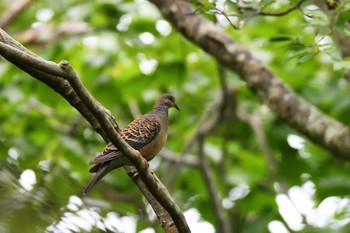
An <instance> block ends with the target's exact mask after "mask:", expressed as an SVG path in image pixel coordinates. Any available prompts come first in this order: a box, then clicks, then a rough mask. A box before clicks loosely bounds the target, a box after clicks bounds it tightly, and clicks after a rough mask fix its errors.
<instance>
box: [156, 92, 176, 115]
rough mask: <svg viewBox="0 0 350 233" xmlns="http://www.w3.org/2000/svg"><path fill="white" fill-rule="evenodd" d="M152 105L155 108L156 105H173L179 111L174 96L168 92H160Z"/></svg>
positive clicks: (169, 106)
mask: <svg viewBox="0 0 350 233" xmlns="http://www.w3.org/2000/svg"><path fill="white" fill-rule="evenodd" d="M154 107H155V108H157V107H167V108H172V107H173V108H176V109H177V110H179V111H180V109H179V107H178V106H177V105H176V102H175V97H174V96H172V95H170V94H161V95H160V96H159V97H158V99H157V101H156V104H155V105H154Z"/></svg>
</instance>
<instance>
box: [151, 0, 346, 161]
mask: <svg viewBox="0 0 350 233" xmlns="http://www.w3.org/2000/svg"><path fill="white" fill-rule="evenodd" d="M151 2H153V3H154V4H155V5H156V6H157V7H158V8H159V9H160V11H161V12H162V14H163V16H164V17H165V18H166V19H168V20H169V21H170V22H171V23H172V24H173V26H174V27H175V28H176V29H177V30H178V31H179V32H181V33H182V34H183V35H184V36H185V37H186V38H188V39H189V40H190V41H192V42H193V43H195V44H196V45H197V46H199V47H201V48H202V49H203V50H205V51H206V52H207V53H209V54H211V55H212V56H213V57H214V58H216V59H217V60H218V61H219V62H220V63H221V64H222V65H224V66H226V67H227V68H229V69H231V70H232V71H234V72H237V73H238V74H239V75H240V77H241V78H242V79H243V80H244V81H245V82H246V83H247V85H248V87H249V88H250V89H251V90H252V91H253V92H254V94H255V95H256V96H257V97H258V98H259V99H260V101H261V102H262V103H264V104H266V105H267V106H269V107H270V109H271V110H272V111H274V112H275V114H276V115H278V116H279V117H280V118H281V119H283V120H284V121H285V122H287V123H288V124H289V125H290V126H292V127H293V128H295V129H297V130H299V132H301V133H302V134H304V135H305V136H306V137H308V138H309V139H310V140H312V141H314V142H315V143H317V144H319V145H321V146H323V147H324V148H326V149H328V150H330V151H332V152H334V155H335V156H337V157H339V158H345V159H347V160H349V159H350V153H349V151H350V132H349V129H348V127H346V126H344V125H343V124H341V123H340V122H338V121H336V120H334V119H332V118H330V117H328V116H326V115H325V114H324V113H322V112H320V111H319V110H318V109H317V108H316V107H314V106H313V105H311V104H310V103H308V102H307V101H306V100H304V99H303V98H302V97H300V96H299V95H298V94H296V93H295V92H294V91H292V90H291V89H290V88H289V87H288V86H287V85H286V84H285V83H283V82H282V81H281V80H280V79H279V78H278V77H277V76H275V75H274V74H273V73H272V72H271V71H270V70H269V69H268V68H267V67H266V66H265V65H264V64H263V63H262V62H261V61H259V60H258V59H256V58H254V57H253V56H252V54H251V53H250V52H249V50H247V49H246V48H245V47H243V46H242V45H240V44H238V43H237V42H236V41H234V40H233V39H232V38H231V37H230V36H228V35H227V34H226V33H225V32H224V31H222V30H221V29H220V28H219V27H216V26H215V25H214V24H213V23H211V22H210V21H208V20H207V19H205V18H204V17H203V16H201V15H198V14H192V13H193V12H195V10H194V9H193V7H192V5H191V4H190V3H188V2H184V1H181V0H151Z"/></svg>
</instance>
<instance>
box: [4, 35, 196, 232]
mask: <svg viewBox="0 0 350 233" xmlns="http://www.w3.org/2000/svg"><path fill="white" fill-rule="evenodd" d="M0 55H1V56H3V57H4V58H6V59H7V60H9V61H10V62H12V63H13V64H15V65H16V66H18V67H19V68H21V69H23V70H24V71H25V72H27V73H28V74H30V75H32V76H33V77H35V78H37V79H38V80H40V81H42V82H44V83H45V84H47V85H48V86H50V87H51V88H53V89H54V90H55V91H56V92H58V93H60V94H61V95H62V96H63V97H64V98H65V99H66V100H67V101H68V102H69V103H71V104H72V105H73V106H74V107H75V108H76V109H78V111H79V112H81V113H82V115H83V116H84V117H85V118H86V119H87V120H88V121H89V122H90V123H91V122H93V123H95V125H93V124H92V126H93V127H94V128H95V127H96V128H95V129H96V130H97V131H98V132H101V134H102V135H104V138H105V140H106V141H111V142H112V143H113V144H114V145H115V146H116V147H117V148H118V149H119V150H120V151H121V152H122V153H123V154H125V155H126V156H128V157H129V159H130V160H131V161H132V162H133V164H134V165H135V167H136V169H135V168H134V167H131V168H130V167H126V169H127V171H128V174H129V176H131V178H132V179H133V181H134V182H135V183H136V184H137V185H138V187H139V189H140V190H141V191H142V193H143V194H144V195H145V196H146V198H147V199H148V200H149V201H150V204H151V205H152V207H153V209H154V211H155V212H156V214H157V216H158V218H159V220H160V222H161V225H162V227H163V229H164V230H165V231H166V232H169V233H176V232H179V233H182V232H183V233H187V232H190V229H189V227H188V225H187V222H186V220H185V218H184V216H183V214H182V212H181V210H180V209H179V207H178V206H177V205H176V203H175V202H174V200H173V199H172V197H171V196H170V194H169V192H168V191H167V189H166V188H165V187H164V185H163V184H162V183H161V182H160V180H159V179H158V177H157V176H156V175H155V174H154V173H153V171H151V169H150V168H149V166H148V163H147V162H146V161H145V160H144V159H143V158H142V156H141V155H140V154H139V152H138V151H136V150H134V149H133V148H132V147H130V146H129V145H128V144H127V143H126V142H125V141H123V140H122V139H121V137H120V135H119V133H118V131H119V127H118V125H117V124H116V122H115V120H114V118H113V117H112V116H111V114H110V113H109V112H108V111H107V110H106V109H105V108H104V107H103V106H102V105H101V104H100V103H99V102H98V101H97V100H95V99H94V97H93V96H92V95H91V94H90V93H89V92H88V91H87V90H86V89H85V87H84V86H83V84H82V83H81V82H80V80H79V78H78V77H77V75H76V73H75V72H74V70H73V69H72V68H71V67H70V65H69V64H68V62H66V61H62V62H61V63H60V64H56V63H53V62H49V61H46V60H44V59H42V58H40V57H39V56H37V55H35V54H33V53H31V52H30V51H29V50H27V49H25V48H24V47H23V46H22V45H20V44H19V43H17V42H16V41H15V40H13V39H12V38H11V37H10V36H8V35H7V34H6V33H5V32H4V31H3V30H1V29H0ZM89 117H90V118H89Z"/></svg>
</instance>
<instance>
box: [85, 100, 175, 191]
mask: <svg viewBox="0 0 350 233" xmlns="http://www.w3.org/2000/svg"><path fill="white" fill-rule="evenodd" d="M171 107H174V108H176V109H178V110H180V109H179V108H178V107H177V105H176V103H175V98H174V97H173V96H172V95H170V94H162V95H160V96H159V97H158V99H157V101H156V103H155V105H154V107H153V110H152V111H151V112H149V113H147V114H145V115H142V116H140V117H138V118H136V119H135V120H134V121H133V122H131V123H130V124H129V125H128V126H127V127H126V128H124V129H123V130H122V131H121V137H122V138H123V139H124V140H125V141H126V142H127V143H128V144H129V145H130V146H131V147H133V148H134V149H135V150H138V151H139V152H140V154H141V155H142V156H143V157H144V158H145V159H146V160H147V161H149V160H151V159H153V157H154V156H155V155H157V154H158V153H159V151H160V150H161V149H162V148H163V147H164V145H165V142H166V140H167V136H168V109H169V108H171ZM90 164H95V166H94V167H92V168H91V169H90V172H92V173H96V174H95V176H94V177H93V178H92V180H91V181H90V183H89V184H88V186H87V187H86V188H85V190H84V193H87V192H89V191H90V190H91V189H92V188H93V187H94V186H95V184H96V183H97V182H98V181H100V180H101V179H102V177H104V176H105V175H106V174H107V173H109V172H110V171H111V170H113V169H116V168H119V167H121V166H123V165H125V164H128V165H131V162H130V161H129V159H128V158H127V156H125V155H123V154H122V153H121V152H120V151H119V150H118V148H116V147H115V146H114V145H113V144H112V143H108V145H107V147H106V148H105V149H104V150H103V151H102V152H101V153H100V154H99V155H98V156H97V157H96V158H95V159H93V160H92V161H91V162H90Z"/></svg>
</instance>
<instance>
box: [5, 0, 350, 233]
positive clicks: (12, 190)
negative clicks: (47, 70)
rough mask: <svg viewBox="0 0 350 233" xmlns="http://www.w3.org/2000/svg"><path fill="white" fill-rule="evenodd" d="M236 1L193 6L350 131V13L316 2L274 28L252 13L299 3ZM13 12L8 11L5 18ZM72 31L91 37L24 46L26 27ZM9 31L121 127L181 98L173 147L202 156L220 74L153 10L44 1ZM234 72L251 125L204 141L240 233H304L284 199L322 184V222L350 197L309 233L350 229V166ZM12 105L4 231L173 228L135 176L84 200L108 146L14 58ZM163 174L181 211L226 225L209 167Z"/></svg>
mask: <svg viewBox="0 0 350 233" xmlns="http://www.w3.org/2000/svg"><path fill="white" fill-rule="evenodd" d="M234 2H235V1H232V2H231V1H228V2H225V3H226V5H225V6H226V8H225V10H226V11H223V10H222V8H221V5H222V3H219V2H218V3H216V4H215V2H214V3H213V2H207V1H204V3H199V2H198V3H196V4H194V5H195V6H196V7H197V9H198V13H199V12H200V13H203V14H204V15H206V17H207V18H208V19H209V20H212V21H214V20H215V21H218V26H221V27H223V28H224V29H225V30H226V31H227V33H228V34H230V35H231V36H232V38H234V39H235V40H237V41H238V42H239V43H241V44H242V45H244V46H246V47H248V48H249V49H250V50H251V52H252V53H253V54H254V56H256V57H259V58H260V59H261V60H263V62H265V63H266V64H267V66H268V67H269V68H270V69H271V70H273V72H274V73H276V74H277V75H278V76H279V77H280V78H281V79H283V81H284V82H285V83H287V84H288V85H289V86H290V87H291V88H292V89H293V90H295V91H296V92H297V93H299V94H300V95H301V96H303V97H304V98H305V99H307V101H309V102H310V103H311V104H313V105H315V106H316V107H317V108H319V109H321V110H322V111H324V112H325V113H326V114H328V115H330V116H332V117H334V118H336V119H338V120H339V121H341V122H343V123H344V124H348V123H349V117H348V116H349V115H350V99H349V85H348V81H347V80H346V79H345V78H344V70H345V69H346V68H349V60H348V59H349V58H346V57H345V58H344V57H342V56H341V52H340V50H339V48H340V47H339V45H338V44H337V40H336V33H334V31H335V30H340V32H342V33H345V34H347V35H348V36H349V14H350V6H349V3H346V1H345V3H342V4H339V5H338V7H337V8H335V9H334V10H331V11H328V12H325V11H321V10H320V9H319V8H318V7H316V6H314V5H310V3H307V2H305V3H304V4H303V5H302V6H303V7H302V9H301V10H300V9H298V10H294V11H292V12H291V13H289V14H287V15H284V16H280V17H264V16H259V15H256V14H254V12H255V11H254V9H258V8H259V9H263V11H266V12H282V11H284V10H286V9H288V8H289V7H291V6H292V5H294V4H296V3H297V2H298V1H280V2H282V3H279V1H277V2H278V3H275V1H249V2H248V1H247V2H248V3H247V4H248V5H246V6H245V7H246V8H244V9H243V8H239V7H237V5H236V4H235V3H234ZM220 4H221V5H220ZM11 5H12V2H11V1H8V0H4V1H1V3H0V12H1V14H0V15H3V14H4V13H6V12H7V10H8V9H9V8H10V7H11ZM215 9H216V10H215ZM217 9H221V12H222V13H223V14H227V15H229V16H230V19H231V20H232V21H231V23H228V21H227V19H225V17H223V14H221V15H220V14H219V15H218V17H217V18H215V15H214V13H218V11H217ZM73 22H84V23H86V24H87V25H88V27H87V28H86V30H85V31H84V32H82V33H72V34H59V35H57V38H51V37H50V34H45V33H42V32H45V29H43V30H44V31H40V33H39V31H38V32H37V33H36V34H35V39H34V40H31V41H27V40H26V37H25V36H24V35H25V34H24V32H26V31H27V30H33V29H34V30H39V29H40V28H45V27H50V28H53V29H54V30H53V31H56V29H57V28H59V27H60V26H62V24H63V23H68V24H67V25H69V24H70V23H73ZM62 27H63V26H62ZM234 27H236V28H239V30H236V29H234ZM6 31H7V33H9V34H10V35H11V36H13V37H14V38H15V39H17V40H19V41H21V42H22V43H24V45H25V46H26V47H28V48H29V49H31V50H32V51H33V52H35V53H37V54H38V55H40V56H42V57H44V58H45V59H47V60H51V61H54V62H59V61H60V60H63V59H65V60H68V61H69V62H70V64H71V65H72V67H73V68H74V69H75V70H76V72H77V73H78V75H79V76H80V78H81V79H82V81H83V83H84V84H85V85H86V87H87V88H88V90H89V91H91V93H92V94H93V95H94V96H95V97H96V98H97V99H98V100H99V101H100V102H101V103H102V104H103V105H104V106H105V107H107V108H108V109H109V110H111V112H113V114H114V116H115V117H116V120H117V121H118V123H120V125H122V126H125V125H127V124H128V122H130V121H131V120H132V119H133V118H134V117H136V115H138V114H140V113H145V112H147V111H149V110H150V109H151V108H152V105H153V102H154V99H155V98H156V96H157V95H158V94H159V93H163V92H169V93H172V94H174V95H175V96H176V97H177V102H178V105H179V106H180V108H181V111H180V112H175V111H171V112H170V133H169V134H170V135H169V141H168V143H167V145H166V149H167V150H170V151H171V152H174V156H179V155H180V154H182V152H183V151H184V150H185V149H186V153H190V154H193V155H195V156H196V155H197V153H198V148H197V146H196V145H194V146H191V147H189V148H187V147H186V145H187V142H189V141H191V140H192V138H193V137H194V135H195V132H196V130H197V128H198V127H200V125H198V122H199V119H200V118H201V116H202V115H203V114H204V112H205V109H207V108H208V106H210V105H211V104H213V103H215V102H217V100H219V99H220V98H221V91H222V89H221V87H220V80H219V72H218V68H217V67H218V64H217V63H216V61H215V60H214V59H213V58H211V57H210V56H208V55H207V54H205V53H204V52H203V51H202V50H200V49H198V48H197V47H196V46H195V45H193V44H191V43H189V42H188V41H187V40H186V39H185V38H183V37H182V36H181V35H180V34H179V33H178V32H176V31H175V30H174V29H173V28H172V27H171V26H170V25H169V24H168V23H167V22H166V21H165V20H163V19H162V18H161V15H160V13H159V11H158V10H157V8H156V7H154V6H153V5H152V4H151V3H149V2H147V1H143V0H137V1H123V0H98V1H73V0H62V1H55V0H46V1H34V2H33V3H32V4H30V5H29V6H28V7H27V9H25V10H24V11H23V12H22V13H21V14H20V15H19V16H18V17H17V18H15V20H14V21H13V22H11V24H10V25H8V27H7V28H6ZM53 31H51V34H52V32H53ZM225 75H226V79H227V80H226V82H227V85H228V86H229V88H230V89H232V90H233V91H234V93H235V101H236V103H237V105H236V107H235V108H236V109H235V112H236V113H240V112H243V113H245V114H246V115H247V116H249V117H248V118H249V119H242V118H239V117H234V118H231V119H230V120H229V122H221V123H222V127H217V128H216V129H215V130H214V131H213V132H211V133H210V134H209V135H208V136H207V137H206V141H205V148H204V149H205V154H206V158H207V159H208V161H209V164H210V172H211V174H212V175H213V179H214V181H215V185H216V186H217V189H218V190H217V193H218V196H219V197H220V198H221V199H222V204H223V206H222V208H223V211H224V212H225V214H226V215H227V218H228V219H229V220H228V221H229V222H230V223H232V225H233V226H232V229H233V231H234V232H247V233H248V232H269V231H272V230H271V229H270V227H269V226H270V223H271V222H272V221H274V220H277V221H280V222H282V223H283V225H284V226H285V227H287V228H286V229H288V231H290V232H292V231H297V229H295V228H293V226H292V225H290V224H289V223H288V220H286V219H285V217H283V216H281V214H280V211H281V206H278V205H277V202H276V196H277V194H283V193H284V194H287V195H288V193H289V192H288V191H289V190H290V188H291V187H296V186H297V187H303V185H304V184H305V183H306V182H312V183H313V184H314V191H315V192H314V193H312V195H311V198H312V201H313V203H314V207H313V208H314V209H313V210H314V211H316V209H317V207H320V206H321V204H322V203H324V201H325V200H328V199H327V198H330V197H338V198H339V203H342V204H339V203H338V202H335V203H338V205H337V207H338V209H337V211H334V215H333V216H331V217H330V218H329V219H326V220H324V222H323V223H324V224H323V225H317V223H315V222H313V221H311V220H310V219H309V218H308V215H307V214H305V213H303V212H302V211H300V213H299V214H300V215H301V216H302V217H303V218H302V219H303V220H302V224H304V225H303V227H302V229H299V230H302V231H303V232H330V231H332V232H348V231H349V225H348V224H347V223H348V222H349V215H350V209H349V206H350V204H349V199H348V198H347V197H348V196H349V191H350V182H349V180H350V175H349V172H348V171H349V166H350V164H349V162H348V161H339V160H337V159H335V158H334V157H333V156H332V154H331V153H330V152H328V151H326V150H324V149H322V148H320V147H319V146H318V145H315V144H313V143H312V142H309V141H308V140H307V139H305V138H302V137H303V136H302V135H300V134H299V133H298V132H297V131H296V130H295V129H292V128H290V127H289V126H287V125H286V124H285V123H284V122H282V121H281V120H280V119H278V118H277V117H276V116H275V115H274V114H273V112H271V111H270V110H268V109H267V108H266V106H263V105H261V104H260V103H259V102H258V100H257V98H256V97H255V96H254V95H253V94H252V93H251V92H250V91H249V89H248V87H246V85H245V83H244V82H242V81H240V80H239V77H237V76H236V74H234V73H232V72H225ZM0 108H1V111H0V122H1V124H0V232H43V231H46V232H63V229H65V230H66V231H65V232H81V231H85V232H100V231H106V232H120V231H125V232H133V231H134V232H136V231H137V232H139V231H142V230H143V229H145V228H148V227H154V228H155V229H156V232H161V231H162V230H161V228H160V224H159V223H158V222H157V220H156V219H155V218H154V216H152V215H151V214H150V207H149V206H148V205H147V202H146V201H145V200H144V199H143V198H142V195H141V194H140V192H139V191H138V189H137V188H136V187H135V185H134V183H133V182H131V180H130V179H129V178H128V176H127V175H125V172H124V170H123V169H119V170H117V171H114V172H113V173H111V174H110V175H108V176H107V177H105V178H104V180H103V182H101V184H99V185H98V186H97V187H96V188H95V190H93V191H92V192H91V193H89V194H88V195H87V196H84V197H83V196H82V189H83V188H84V186H85V185H86V184H87V182H88V180H89V179H90V177H91V174H89V173H88V170H89V165H88V163H89V161H90V160H91V159H92V158H93V157H94V155H95V154H97V153H98V152H99V151H100V150H102V149H103V147H104V146H105V144H104V141H103V140H102V139H101V138H100V137H99V135H98V134H96V133H95V132H93V130H92V129H91V127H90V126H89V125H88V124H87V122H86V121H85V120H84V119H83V118H82V117H81V116H80V115H79V114H78V112H77V111H75V109H73V108H72V107H71V106H70V105H69V104H67V102H66V101H65V100H64V99H63V98H61V97H60V96H59V95H58V94H57V93H55V92H54V91H52V90H51V89H49V88H48V87H46V86H44V85H43V84H42V83H40V82H39V81H37V80H35V79H33V78H31V77H29V75H27V74H25V73H24V72H22V71H21V70H19V69H18V68H16V67H14V66H13V65H12V64H10V63H9V62H7V61H6V60H4V59H1V60H0ZM254 116H255V117H258V118H257V119H260V120H261V126H260V128H259V130H260V133H262V135H263V137H264V139H265V140H266V145H265V146H266V147H267V148H268V149H269V151H270V153H269V155H266V154H264V152H263V150H262V148H261V146H260V144H259V138H258V136H257V134H256V132H255V131H254V129H253V128H252V125H251V123H250V122H251V121H250V119H252V118H251V117H254ZM254 119H255V118H254ZM291 135H294V136H297V138H298V140H301V141H302V143H301V146H300V145H294V144H295V141H293V140H288V138H290V136H291ZM349 153H350V152H349ZM196 158H198V156H196ZM151 166H152V167H153V168H154V169H155V172H156V173H157V175H159V177H160V179H161V180H162V181H164V183H165V185H166V186H167V187H168V188H169V190H170V191H171V193H172V195H173V197H174V198H175V200H176V202H177V203H178V204H179V206H180V208H181V209H183V210H184V211H187V210H190V209H197V210H198V212H199V214H200V216H201V218H202V220H203V221H207V222H209V223H211V224H212V225H213V226H214V228H217V227H216V226H217V225H216V224H217V223H216V218H215V215H214V212H213V209H212V208H211V207H210V205H209V203H210V194H209V192H208V191H207V185H206V183H205V182H204V179H203V174H202V173H201V172H200V170H199V169H198V168H196V167H191V166H186V165H183V164H182V165H176V164H172V163H171V162H168V161H167V160H166V159H163V158H159V157H158V158H156V159H154V161H152V162H151ZM33 174H34V178H33ZM30 177H32V179H30ZM24 180H25V181H24ZM28 183H29V186H28ZM30 184H32V186H31V185H30ZM243 194H244V195H243ZM337 200H338V199H337ZM344 203H345V204H344ZM296 206H297V205H296ZM309 214H311V213H309ZM123 226H124V228H123ZM190 226H191V224H190ZM132 229H134V230H132ZM207 230H208V228H207ZM194 232H195V231H194ZM201 232H204V231H201ZM208 232H209V231H208Z"/></svg>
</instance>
